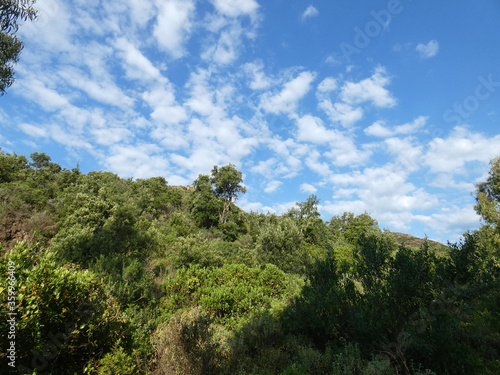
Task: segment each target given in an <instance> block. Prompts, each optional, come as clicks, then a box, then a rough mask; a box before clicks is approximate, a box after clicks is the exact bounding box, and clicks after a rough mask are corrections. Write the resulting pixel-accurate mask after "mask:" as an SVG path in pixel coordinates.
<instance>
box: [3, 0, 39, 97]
mask: <svg viewBox="0 0 500 375" xmlns="http://www.w3.org/2000/svg"><path fill="white" fill-rule="evenodd" d="M34 3H35V0H2V1H1V2H0V96H1V95H3V94H5V90H6V89H7V88H8V87H10V86H12V84H13V83H14V68H13V65H14V64H15V63H17V62H18V60H19V54H20V53H21V50H22V49H23V43H22V42H21V41H20V40H19V38H18V37H17V36H16V32H17V30H18V28H19V25H18V21H19V20H22V21H26V20H28V19H29V20H31V21H32V20H34V19H35V18H36V17H37V11H36V10H35V9H34V8H33V5H34Z"/></svg>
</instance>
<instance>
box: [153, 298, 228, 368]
mask: <svg viewBox="0 0 500 375" xmlns="http://www.w3.org/2000/svg"><path fill="white" fill-rule="evenodd" d="M153 342H154V347H155V350H156V369H155V371H154V372H153V373H154V374H155V375H181V374H183V375H184V374H185V375H198V374H199V375H205V374H207V375H210V374H216V373H217V372H216V369H217V366H218V358H217V345H216V344H214V343H213V342H212V331H211V328H210V318H209V317H208V316H207V315H206V314H205V313H204V312H203V311H202V310H201V309H200V308H199V307H194V308H191V309H190V310H188V311H184V312H178V313H176V314H175V315H174V316H173V317H172V319H171V320H170V322H169V323H167V324H164V325H161V326H160V327H158V329H157V330H156V332H155V333H154V338H153Z"/></svg>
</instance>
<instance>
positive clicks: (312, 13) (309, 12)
mask: <svg viewBox="0 0 500 375" xmlns="http://www.w3.org/2000/svg"><path fill="white" fill-rule="evenodd" d="M317 15H319V12H318V10H317V9H316V8H315V7H314V6H312V5H309V6H308V7H307V9H306V10H305V11H304V13H302V21H304V20H306V19H307V18H312V17H316V16H317Z"/></svg>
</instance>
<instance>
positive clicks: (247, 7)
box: [211, 0, 259, 17]
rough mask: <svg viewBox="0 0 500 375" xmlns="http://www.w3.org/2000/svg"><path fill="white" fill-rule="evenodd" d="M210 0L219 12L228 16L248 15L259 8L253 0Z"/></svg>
mask: <svg viewBox="0 0 500 375" xmlns="http://www.w3.org/2000/svg"><path fill="white" fill-rule="evenodd" d="M211 2H212V4H213V5H214V6H215V8H216V9H217V10H218V11H219V12H220V13H222V14H224V15H226V16H229V17H238V16H242V15H250V14H252V13H254V12H255V11H257V9H258V8H259V4H257V2H256V1H255V0H211Z"/></svg>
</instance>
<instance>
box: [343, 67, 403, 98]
mask: <svg viewBox="0 0 500 375" xmlns="http://www.w3.org/2000/svg"><path fill="white" fill-rule="evenodd" d="M389 83H390V79H389V77H388V75H387V72H386V70H385V68H383V67H381V66H378V67H377V68H376V69H375V72H374V73H373V75H372V76H371V77H370V78H366V79H364V80H361V81H360V82H345V83H344V84H343V86H342V88H341V98H342V100H343V101H344V102H345V103H347V104H351V105H352V104H361V103H364V102H372V104H373V105H375V106H376V107H380V108H390V107H393V106H395V105H396V99H395V98H394V97H393V96H392V95H391V93H390V92H389V91H388V90H387V89H386V88H385V87H384V86H386V85H388V84H389Z"/></svg>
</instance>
